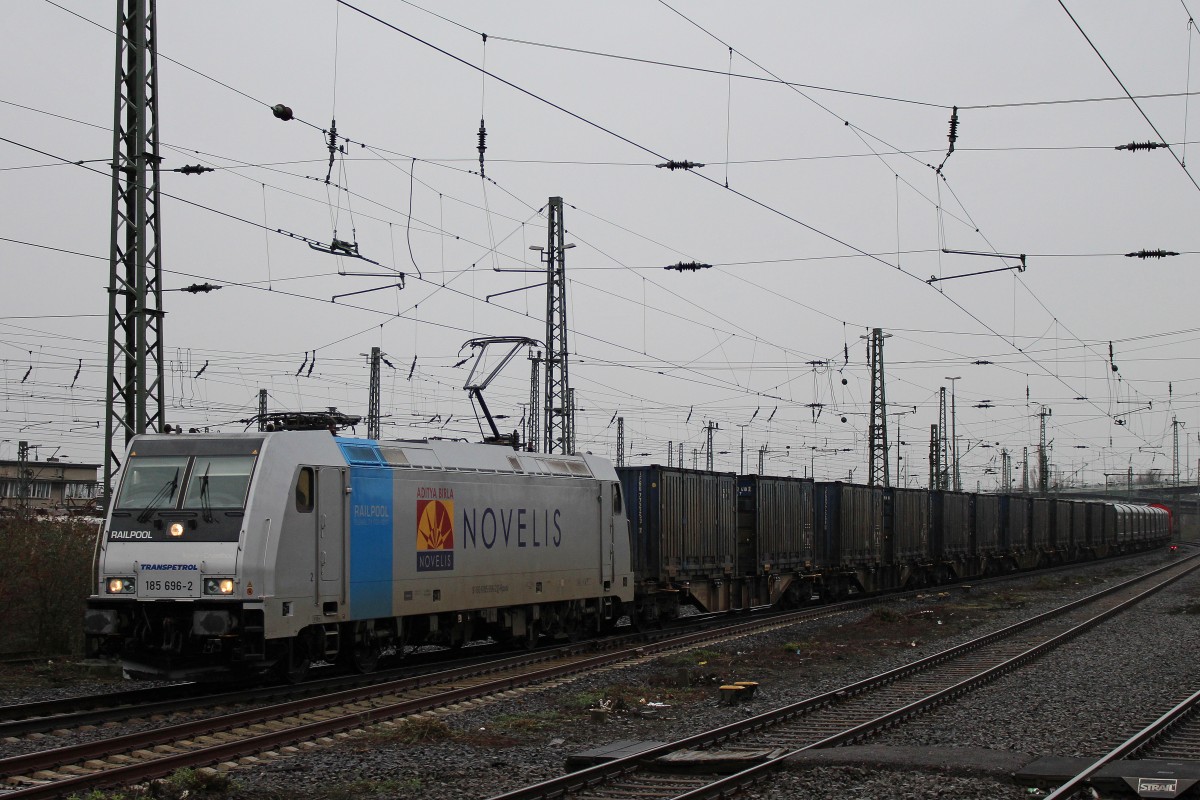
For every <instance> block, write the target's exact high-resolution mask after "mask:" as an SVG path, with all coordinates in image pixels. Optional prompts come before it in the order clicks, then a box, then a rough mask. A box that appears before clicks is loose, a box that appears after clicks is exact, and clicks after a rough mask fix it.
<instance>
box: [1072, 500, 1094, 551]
mask: <svg viewBox="0 0 1200 800" xmlns="http://www.w3.org/2000/svg"><path fill="white" fill-rule="evenodd" d="M1069 502H1070V503H1071V545H1072V546H1074V547H1076V548H1079V547H1087V546H1088V545H1090V544H1091V542H1090V541H1088V516H1087V503H1085V502H1083V501H1082V500H1071V501H1069Z"/></svg>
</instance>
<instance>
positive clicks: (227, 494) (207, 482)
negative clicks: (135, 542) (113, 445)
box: [116, 455, 255, 513]
mask: <svg viewBox="0 0 1200 800" xmlns="http://www.w3.org/2000/svg"><path fill="white" fill-rule="evenodd" d="M254 461H255V456H252V455H250V456H243V455H236V456H132V457H130V459H129V462H128V463H127V464H126V465H125V477H124V478H122V480H121V490H120V493H119V494H118V495H117V506H116V507H117V509H118V510H129V509H144V510H146V511H150V510H152V509H176V508H184V509H187V510H190V511H203V512H206V513H207V512H208V511H210V510H211V509H214V508H219V509H241V508H244V507H245V505H246V492H247V490H248V489H249V487H250V474H251V473H252V472H253V471H254ZM180 498H182V503H181V502H180Z"/></svg>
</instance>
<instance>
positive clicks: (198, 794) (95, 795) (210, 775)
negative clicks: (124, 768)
mask: <svg viewBox="0 0 1200 800" xmlns="http://www.w3.org/2000/svg"><path fill="white" fill-rule="evenodd" d="M236 788H237V785H236V784H235V783H234V781H233V779H232V778H230V777H229V776H228V775H226V774H225V773H223V772H209V771H207V770H196V769H181V770H179V771H178V772H175V773H172V774H171V775H170V776H168V777H166V778H158V779H156V780H153V781H150V782H149V783H145V784H141V785H139V786H135V787H132V788H130V789H93V790H92V791H90V792H88V793H86V794H72V795H70V798H69V800H147V798H148V799H149V800H187V799H188V798H202V799H203V800H219V798H225V797H229V796H231V794H230V793H231V792H233V791H234V789H236Z"/></svg>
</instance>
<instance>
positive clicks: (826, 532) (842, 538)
mask: <svg viewBox="0 0 1200 800" xmlns="http://www.w3.org/2000/svg"><path fill="white" fill-rule="evenodd" d="M813 493H814V509H815V516H816V530H815V537H814V538H815V541H814V550H815V551H816V556H817V564H818V565H820V566H841V565H850V566H855V565H862V564H872V563H879V562H880V561H881V560H882V558H883V550H882V548H883V489H882V488H880V487H878V486H856V485H853V484H849V483H841V482H840V481H838V482H833V483H823V482H820V483H816V484H814V488H813Z"/></svg>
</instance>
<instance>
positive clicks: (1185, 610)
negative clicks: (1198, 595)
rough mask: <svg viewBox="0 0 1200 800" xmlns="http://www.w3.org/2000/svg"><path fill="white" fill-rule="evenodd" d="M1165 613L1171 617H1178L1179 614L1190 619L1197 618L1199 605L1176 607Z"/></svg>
mask: <svg viewBox="0 0 1200 800" xmlns="http://www.w3.org/2000/svg"><path fill="white" fill-rule="evenodd" d="M1167 613H1168V614H1170V615H1171V616H1179V615H1180V614H1184V615H1187V616H1190V617H1194V616H1198V615H1200V603H1188V604H1187V605H1185V606H1178V607H1176V608H1172V609H1171V610H1170V611H1168V612H1167Z"/></svg>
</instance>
